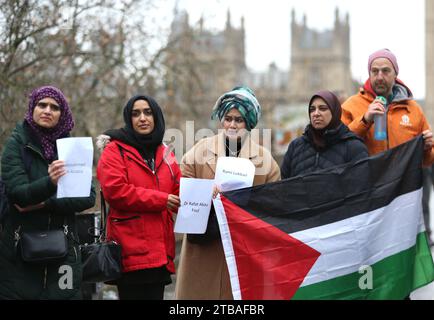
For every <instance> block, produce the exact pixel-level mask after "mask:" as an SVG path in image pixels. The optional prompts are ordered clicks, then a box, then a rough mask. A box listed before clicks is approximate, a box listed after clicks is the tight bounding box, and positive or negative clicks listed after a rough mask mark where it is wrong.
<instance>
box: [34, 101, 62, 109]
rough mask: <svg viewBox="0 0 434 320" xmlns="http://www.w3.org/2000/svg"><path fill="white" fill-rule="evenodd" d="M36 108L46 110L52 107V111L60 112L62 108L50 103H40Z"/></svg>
mask: <svg viewBox="0 0 434 320" xmlns="http://www.w3.org/2000/svg"><path fill="white" fill-rule="evenodd" d="M36 106H37V107H39V108H41V109H45V108H47V107H50V109H51V110H53V111H60V106H58V105H57V104H53V103H49V102H38V103H37V104H36Z"/></svg>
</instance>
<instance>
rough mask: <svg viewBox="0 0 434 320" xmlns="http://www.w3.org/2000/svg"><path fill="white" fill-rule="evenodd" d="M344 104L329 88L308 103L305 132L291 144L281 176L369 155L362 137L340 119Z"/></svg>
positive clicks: (319, 168)
mask: <svg viewBox="0 0 434 320" xmlns="http://www.w3.org/2000/svg"><path fill="white" fill-rule="evenodd" d="M341 113H342V109H341V104H340V102H339V100H338V98H337V97H336V96H335V95H334V94H333V93H332V92H330V91H319V92H317V93H316V94H314V95H313V96H312V98H311V99H310V102H309V119H310V123H309V124H308V125H307V127H306V129H305V131H304V134H303V135H302V136H301V137H299V138H297V139H295V140H294V141H293V142H291V144H290V145H289V147H288V150H287V151H286V154H285V158H284V160H283V163H282V167H281V173H282V179H287V178H291V177H295V176H298V175H301V174H306V173H310V172H314V171H318V170H321V169H326V168H330V167H334V166H337V165H340V164H344V163H347V162H351V161H356V160H359V159H362V158H365V157H368V150H367V148H366V146H365V144H364V143H363V140H362V139H361V138H359V137H358V136H356V135H355V134H354V133H352V132H351V131H350V130H349V129H348V127H347V126H346V125H344V124H343V123H342V122H341Z"/></svg>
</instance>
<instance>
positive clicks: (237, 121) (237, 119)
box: [224, 116, 244, 124]
mask: <svg viewBox="0 0 434 320" xmlns="http://www.w3.org/2000/svg"><path fill="white" fill-rule="evenodd" d="M224 120H225V122H229V123H231V122H232V121H234V120H235V123H238V124H241V123H244V119H243V117H231V116H225V119H224Z"/></svg>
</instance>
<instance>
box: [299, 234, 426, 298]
mask: <svg viewBox="0 0 434 320" xmlns="http://www.w3.org/2000/svg"><path fill="white" fill-rule="evenodd" d="M370 267H371V268H372V273H371V274H372V289H365V290H362V289H360V287H359V280H360V279H361V278H362V277H363V278H362V280H364V279H366V278H367V277H366V275H367V272H366V271H365V272H362V273H358V272H355V273H351V274H348V275H345V276H341V277H337V278H334V279H331V280H326V281H323V282H318V283H315V284H311V285H308V286H305V287H301V288H299V289H298V291H297V292H296V294H295V295H294V297H293V299H294V300H317V299H327V300H335V299H345V300H353V299H372V300H386V299H403V298H405V297H406V296H408V295H409V294H410V293H411V292H412V291H414V290H415V289H417V288H419V287H422V286H424V285H426V284H428V283H430V282H432V281H433V280H434V265H433V260H432V257H431V251H430V248H429V246H428V242H427V238H426V233H425V232H421V233H419V234H418V236H417V240H416V245H414V246H413V247H411V248H409V249H407V250H404V251H401V252H399V253H397V254H395V255H392V256H390V257H387V258H385V259H383V260H381V261H379V262H377V263H375V264H374V265H372V266H370ZM361 282H362V284H366V283H367V282H366V281H361Z"/></svg>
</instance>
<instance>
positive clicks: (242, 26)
mask: <svg viewBox="0 0 434 320" xmlns="http://www.w3.org/2000/svg"><path fill="white" fill-rule="evenodd" d="M244 22H245V21H244V16H241V30H244Z"/></svg>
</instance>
